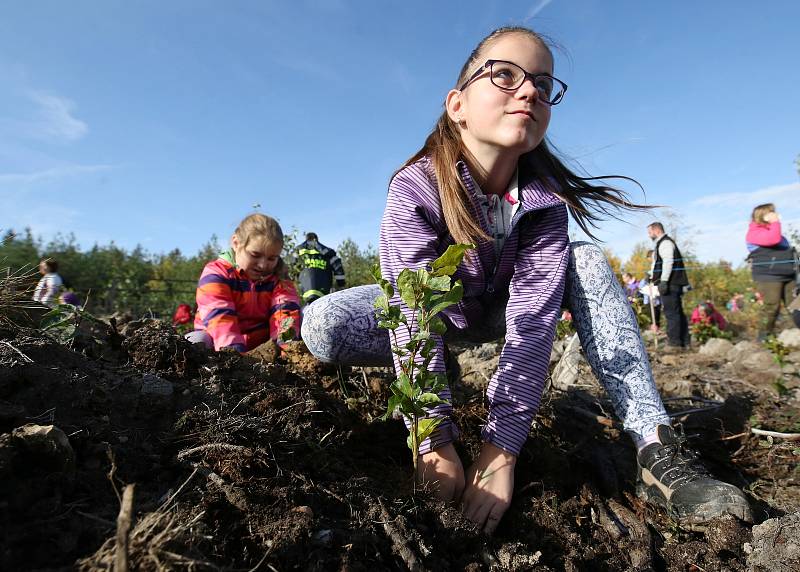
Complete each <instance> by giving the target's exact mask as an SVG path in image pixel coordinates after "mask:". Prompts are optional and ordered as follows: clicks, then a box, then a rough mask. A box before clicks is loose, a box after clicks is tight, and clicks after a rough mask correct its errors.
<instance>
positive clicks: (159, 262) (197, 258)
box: [0, 229, 378, 317]
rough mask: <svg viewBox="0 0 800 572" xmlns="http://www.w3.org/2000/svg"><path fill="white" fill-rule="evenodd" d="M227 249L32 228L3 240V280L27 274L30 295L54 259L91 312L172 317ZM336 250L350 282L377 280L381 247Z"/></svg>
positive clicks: (289, 244) (348, 243)
mask: <svg viewBox="0 0 800 572" xmlns="http://www.w3.org/2000/svg"><path fill="white" fill-rule="evenodd" d="M296 244H297V232H296V231H293V232H291V233H287V236H286V243H285V247H284V257H285V258H286V259H287V261H288V262H289V268H290V278H292V279H296V278H297V276H296V274H297V271H298V268H297V266H296V265H294V264H292V251H293V250H294V247H295V245H296ZM221 250H223V247H222V245H221V244H220V242H219V240H218V238H217V237H216V236H212V237H211V238H210V239H209V240H208V242H206V243H205V244H204V245H203V246H202V247H201V248H200V249H199V250H198V252H197V253H195V254H193V255H186V254H184V253H183V252H181V251H180V250H179V249H177V248H176V249H174V250H172V251H170V252H168V253H166V254H158V253H150V252H147V251H146V250H145V249H144V248H142V247H141V246H137V247H136V248H134V249H132V250H126V249H124V248H122V247H120V246H118V245H117V244H115V243H114V242H111V243H110V244H108V245H102V246H101V245H98V244H95V245H94V246H92V247H91V248H88V249H82V248H81V247H80V246H79V244H78V242H77V239H76V237H75V236H74V235H73V234H69V235H66V236H65V235H56V237H55V238H53V239H52V240H50V241H48V242H44V241H43V240H42V239H41V238H37V237H35V236H33V234H32V232H31V231H30V229H25V230H23V231H22V232H20V233H16V232H14V231H13V230H7V231H5V233H4V234H3V237H2V241H1V242H0V280H2V279H3V278H4V277H6V276H10V275H14V276H26V277H27V278H26V280H24V281H23V283H24V285H23V286H22V287H21V288H20V287H19V286H17V287H18V289H19V290H21V296H23V297H24V295H25V292H26V291H27V292H31V291H32V290H33V287H34V286H35V285H36V282H37V280H38V279H39V274H38V263H39V261H40V260H41V259H43V258H53V259H55V260H57V261H58V264H59V270H58V273H59V275H61V277H62V278H63V280H64V284H65V286H66V288H67V289H69V290H71V291H73V292H75V293H76V294H77V295H78V297H79V299H81V300H85V301H86V305H87V309H88V310H89V311H91V312H95V313H98V314H111V313H114V312H130V313H132V314H133V315H134V316H139V315H145V314H150V315H153V316H156V317H168V316H170V315H171V314H172V312H173V311H174V310H175V308H176V307H177V306H178V304H182V303H186V304H190V305H193V304H194V299H195V288H196V286H197V280H198V278H199V277H200V273H201V271H202V270H203V266H205V264H206V263H207V262H209V261H211V260H213V259H214V258H216V257H217V255H218V254H219V252H220V251H221ZM336 251H337V253H338V254H339V256H340V257H341V258H342V262H343V264H344V266H345V271H346V273H347V283H348V286H358V285H361V284H370V283H372V282H373V280H372V275H371V274H370V269H371V268H372V265H373V264H375V263H376V262H377V261H378V253H377V251H376V250H375V248H373V247H372V246H371V245H368V246H367V247H366V248H361V247H359V246H358V245H357V244H356V243H355V242H354V241H352V240H351V239H349V238H348V239H346V240H344V241H343V242H342V243H341V244H340V245H339V246H338V248H337V249H336ZM15 282H20V280H15Z"/></svg>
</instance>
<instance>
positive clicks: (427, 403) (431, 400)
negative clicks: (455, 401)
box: [417, 393, 447, 408]
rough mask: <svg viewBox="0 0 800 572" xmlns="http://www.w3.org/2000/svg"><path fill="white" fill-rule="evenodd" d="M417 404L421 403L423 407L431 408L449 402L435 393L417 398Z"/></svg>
mask: <svg viewBox="0 0 800 572" xmlns="http://www.w3.org/2000/svg"><path fill="white" fill-rule="evenodd" d="M417 403H419V404H420V405H421V406H422V407H426V408H430V407H435V406H437V405H440V404H442V403H447V401H445V400H444V399H442V398H440V397H439V396H438V395H436V394H435V393H423V394H422V395H420V396H419V397H418V398H417Z"/></svg>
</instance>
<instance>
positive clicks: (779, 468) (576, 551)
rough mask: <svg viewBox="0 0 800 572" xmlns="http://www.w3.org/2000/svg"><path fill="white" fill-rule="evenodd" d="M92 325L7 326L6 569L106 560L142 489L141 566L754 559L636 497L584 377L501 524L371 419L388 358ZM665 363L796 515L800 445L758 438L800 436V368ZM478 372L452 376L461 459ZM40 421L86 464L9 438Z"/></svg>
mask: <svg viewBox="0 0 800 572" xmlns="http://www.w3.org/2000/svg"><path fill="white" fill-rule="evenodd" d="M129 326H130V325H129ZM85 338H86V339H84V343H74V344H73V348H74V349H69V348H68V347H66V346H65V345H62V344H60V343H57V342H55V341H53V340H52V339H50V338H49V337H47V336H45V335H43V334H42V333H40V332H38V331H36V330H28V329H23V328H19V327H17V326H11V325H6V326H0V569H3V570H45V569H46V570H58V569H75V568H79V569H84V570H95V569H111V567H112V565H113V562H114V557H115V550H116V540H115V536H116V532H117V516H118V512H119V510H120V500H119V498H118V495H121V492H122V489H123V488H124V485H125V484H131V483H133V484H135V485H136V486H135V493H134V502H133V513H132V526H131V530H130V533H129V534H128V539H129V546H128V549H127V551H126V552H127V554H128V558H129V560H130V567H131V569H142V570H172V569H181V570H182V569H186V570H217V569H224V570H281V571H284V570H371V571H374V570H404V569H407V568H415V567H416V569H426V570H474V571H477V570H529V569H536V570H645V569H653V570H708V571H710V570H732V571H737V570H745V569H747V554H746V550H745V549H746V546H747V545H748V544H747V543H750V542H752V538H751V525H747V524H743V523H740V522H738V521H736V520H735V519H733V518H728V519H720V520H719V521H717V522H714V523H713V524H712V525H711V526H709V527H708V529H707V530H706V531H705V532H694V531H689V530H683V529H681V528H680V527H678V526H677V525H676V524H675V523H673V522H671V521H670V519H669V518H668V517H667V515H665V514H664V512H663V511H661V510H659V509H656V508H652V507H650V506H647V505H645V504H644V503H642V502H641V501H640V500H639V499H638V498H637V497H636V496H635V493H634V482H633V479H634V476H635V459H634V451H633V448H632V446H631V444H630V442H629V440H628V439H627V437H626V436H625V435H624V434H622V433H621V431H620V429H619V428H618V427H616V426H609V424H608V422H607V421H603V420H602V419H601V421H602V422H598V421H597V420H596V419H595V418H594V417H593V416H596V415H599V416H601V417H602V416H604V415H605V414H606V413H607V412H609V411H610V410H611V409H610V406H609V403H608V402H607V400H605V398H604V397H602V393H601V392H600V391H599V389H598V387H597V386H596V384H595V383H593V382H592V381H591V376H590V375H589V374H588V372H586V371H582V374H584V375H582V376H581V386H579V387H577V388H575V389H574V390H571V391H569V392H566V393H559V392H550V393H549V394H548V397H547V398H546V400H545V403H544V404H543V407H542V409H541V412H540V414H539V416H538V417H537V420H536V424H535V427H534V428H533V430H532V431H531V437H530V439H529V440H528V442H527V444H526V446H525V448H524V450H523V451H522V454H521V455H520V458H519V462H518V465H517V470H516V494H515V497H514V501H513V503H512V505H511V508H510V509H509V511H508V512H507V513H506V516H505V517H504V519H503V521H502V523H501V525H500V527H499V529H498V530H497V532H496V534H495V535H494V537H492V538H488V537H486V536H484V535H482V534H481V533H480V532H479V531H477V530H476V529H475V527H474V526H473V525H471V524H470V523H469V522H467V521H466V520H465V519H464V518H463V517H462V516H461V514H460V512H459V511H458V510H457V508H456V507H453V506H449V505H446V504H444V503H440V502H438V501H435V500H431V499H430V498H429V495H427V494H425V492H424V491H420V490H416V491H415V490H414V488H413V486H412V484H411V482H410V480H409V476H410V474H411V466H410V465H411V459H410V454H409V451H408V449H407V448H406V445H405V429H404V427H403V425H402V423H401V422H400V421H394V420H393V421H387V422H384V421H380V420H378V417H379V416H380V415H382V414H383V410H384V407H385V405H384V404H385V403H386V400H387V397H388V393H387V391H388V389H387V388H388V382H389V373H388V372H387V371H385V370H380V369H371V370H365V371H362V370H360V369H357V370H345V371H339V370H338V369H337V368H330V367H328V366H324V365H323V364H320V363H319V362H316V360H314V359H313V358H311V356H309V355H308V354H307V353H306V352H304V350H303V347H302V346H301V345H299V344H298V345H295V346H293V347H291V348H289V349H288V350H287V351H285V352H283V355H279V353H278V352H277V351H274V348H273V350H272V351H271V352H270V351H268V348H264V351H263V352H261V353H260V352H254V354H257V356H256V355H251V356H240V355H239V354H236V353H230V352H221V353H213V352H206V351H204V350H201V349H198V348H197V347H193V346H191V345H189V344H188V343H186V342H185V341H184V340H183V339H182V338H180V337H179V336H177V335H176V334H175V333H174V331H172V329H171V328H169V327H167V326H164V325H163V324H161V323H159V322H155V321H151V322H142V323H138V324H136V325H135V327H132V328H130V327H126V329H125V331H124V333H118V332H117V330H116V328H114V327H111V326H108V327H107V328H103V327H97V328H94V329H93V330H92V331H91V332H89V333H88V334H86V336H85ZM87 340H88V341H87ZM89 342H91V343H89ZM669 357H670V356H665V357H664V358H663V359H662V358H657V359H655V360H654V369H655V374H656V379H657V381H658V383H659V386H660V388H661V389H662V391H663V394H664V396H665V397H667V398H677V399H668V401H667V405H668V408H669V409H670V411H673V412H675V413H676V414H677V418H678V419H679V420H682V421H683V424H684V427H685V429H686V432H687V433H688V434H694V435H697V437H695V438H693V439H692V443H693V445H694V446H695V447H696V448H697V449H698V450H699V451H700V453H701V455H702V457H703V458H704V459H705V461H706V463H707V465H708V466H709V468H710V469H711V470H712V472H714V473H715V474H716V475H718V476H719V477H721V478H723V479H725V480H728V481H729V482H732V483H734V484H736V485H738V486H740V487H742V488H743V489H745V490H746V491H747V494H748V495H749V497H750V499H751V501H752V504H753V506H754V508H755V514H756V518H757V523H760V522H763V521H764V520H766V519H768V518H773V517H780V516H782V515H784V514H788V513H793V512H797V511H798V510H800V483H799V482H798V469H797V467H798V461H800V445H798V443H794V445H792V444H787V443H785V442H781V441H777V440H776V441H774V442H770V441H768V440H767V439H765V438H763V437H762V438H759V437H757V436H756V435H753V434H752V433H750V432H749V428H750V427H751V426H752V425H753V424H756V425H759V426H761V427H764V428H769V429H772V430H775V431H798V429H800V407H798V400H797V395H798V392H797V390H796V389H794V387H796V385H795V386H794V387H793V386H792V384H793V383H794V381H793V380H794V378H791V379H789V378H787V380H786V383H785V384H784V386H785V387H788V389H789V394H785V395H782V396H779V395H778V393H777V392H776V388H775V387H773V385H772V383H771V382H768V381H765V380H763V379H757V376H756V377H752V376H750V377H748V375H747V374H743V373H742V372H741V371H734V370H732V369H729V368H728V367H727V366H725V365H724V364H721V363H717V362H713V361H709V360H707V359H705V358H703V357H702V356H700V355H698V354H696V353H690V354H685V355H681V356H680V359H678V360H675V359H667V358H669ZM481 383H483V384H485V381H482V380H481V382H477V381H470V382H469V383H464V382H463V381H457V382H456V385H455V387H454V394H455V399H454V401H455V415H456V418H457V421H458V423H459V426H460V427H461V429H462V432H463V438H462V440H461V442H460V443H459V444H458V446H457V448H458V449H459V451H460V453H461V454H462V457H463V458H464V459H465V461H467V462H468V460H469V459H470V458H473V457H474V456H475V455H476V454H477V451H478V449H479V447H480V433H479V432H480V426H481V419H482V418H485V415H486V410H485V407H484V404H483V387H481ZM690 398H691V399H690ZM704 400H705V401H704ZM711 402H722V406H721V407H716V406H715V407H714V408H713V409H710V408H708V409H706V408H707V407H709V406H710V405H713V403H711ZM689 409H700V410H701V411H697V412H694V413H688V414H685V415H682V414H680V412H681V411H686V410H689ZM587 412H588V413H587ZM25 424H37V425H55V426H57V427H58V428H59V429H60V430H61V431H63V433H64V434H65V435H66V436H67V438H68V440H69V443H70V445H71V447H72V450H73V451H74V460H73V461H72V462H70V463H66V462H59V459H58V458H55V459H54V455H55V456H56V457H57V455H58V453H53V452H52V451H51V452H49V453H47V454H45V453H43V452H41V451H39V450H34V449H31V448H29V447H27V445H25V444H24V442H23V441H22V440H21V439H20V438H19V437H17V436H15V435H17V434H13V435H12V431H13V430H14V429H15V428H19V427H20V426H23V425H25ZM759 546H760V545H759ZM776 569H779V568H776Z"/></svg>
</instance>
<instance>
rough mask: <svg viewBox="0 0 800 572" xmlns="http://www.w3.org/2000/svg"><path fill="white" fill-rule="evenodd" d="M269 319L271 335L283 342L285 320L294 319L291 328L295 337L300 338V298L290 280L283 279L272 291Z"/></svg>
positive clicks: (279, 342)
mask: <svg viewBox="0 0 800 572" xmlns="http://www.w3.org/2000/svg"><path fill="white" fill-rule="evenodd" d="M267 317H268V319H269V337H270V338H272V339H273V340H277V341H278V344H281V341H280V337H281V333H283V330H284V327H283V321H284V320H286V319H290V320H292V325H291V328H292V330H294V339H295V340H299V339H300V320H301V316H300V299H299V298H298V296H297V290H296V289H295V287H294V284H292V283H291V282H290V281H289V280H281V281H280V282H278V284H276V286H275V289H274V290H273V291H272V301H271V305H270V308H269V312H268V314H267Z"/></svg>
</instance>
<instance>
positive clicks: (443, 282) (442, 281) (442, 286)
mask: <svg viewBox="0 0 800 572" xmlns="http://www.w3.org/2000/svg"><path fill="white" fill-rule="evenodd" d="M451 282H452V280H451V279H450V276H449V275H448V276H434V277H433V278H431V279H430V280H429V281H428V286H429V287H430V288H431V290H436V291H437V292H447V291H448V290H450V283H451Z"/></svg>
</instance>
